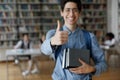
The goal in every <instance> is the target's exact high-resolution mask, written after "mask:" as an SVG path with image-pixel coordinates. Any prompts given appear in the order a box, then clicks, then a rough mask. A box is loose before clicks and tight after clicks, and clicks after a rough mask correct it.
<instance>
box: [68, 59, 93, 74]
mask: <svg viewBox="0 0 120 80" xmlns="http://www.w3.org/2000/svg"><path fill="white" fill-rule="evenodd" d="M79 62H80V63H81V64H82V66H80V67H77V68H70V69H69V70H70V71H71V72H73V73H76V74H87V73H91V72H95V68H94V67H93V66H91V65H88V64H86V63H85V62H84V61H82V60H81V59H79Z"/></svg>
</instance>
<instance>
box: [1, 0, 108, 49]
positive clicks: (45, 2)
mask: <svg viewBox="0 0 120 80" xmlns="http://www.w3.org/2000/svg"><path fill="white" fill-rule="evenodd" d="M82 7H83V9H82V10H83V11H82V17H81V19H80V22H79V23H80V25H81V26H82V27H84V28H86V29H87V30H89V31H90V32H93V33H95V34H96V36H97V39H98V40H99V42H100V41H101V39H102V37H103V35H104V34H105V33H106V30H107V17H106V16H107V0H82ZM59 10H60V9H59V0H0V46H1V47H12V46H13V45H15V44H16V42H17V41H18V40H20V39H21V35H22V34H23V33H28V34H29V36H30V39H31V40H33V41H34V43H35V44H37V43H38V42H39V38H40V36H41V33H46V32H47V31H48V30H50V29H53V28H56V26H57V19H60V11H59Z"/></svg>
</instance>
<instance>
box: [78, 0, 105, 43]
mask: <svg viewBox="0 0 120 80" xmlns="http://www.w3.org/2000/svg"><path fill="white" fill-rule="evenodd" d="M82 8H83V9H82V17H81V21H80V25H81V26H82V27H83V28H85V29H87V30H88V31H90V32H93V33H95V35H96V37H97V39H98V41H99V43H101V41H102V38H103V36H104V35H105V33H106V31H107V0H82Z"/></svg>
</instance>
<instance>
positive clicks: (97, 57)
mask: <svg viewBox="0 0 120 80" xmlns="http://www.w3.org/2000/svg"><path fill="white" fill-rule="evenodd" d="M91 35H92V37H91V39H92V55H91V57H92V59H93V61H94V63H95V66H94V67H95V69H96V72H95V73H94V75H99V74H101V73H102V72H104V71H106V70H107V63H106V61H105V55H104V52H103V50H102V49H101V48H100V46H99V44H98V42H97V39H96V37H95V36H94V35H93V34H91Z"/></svg>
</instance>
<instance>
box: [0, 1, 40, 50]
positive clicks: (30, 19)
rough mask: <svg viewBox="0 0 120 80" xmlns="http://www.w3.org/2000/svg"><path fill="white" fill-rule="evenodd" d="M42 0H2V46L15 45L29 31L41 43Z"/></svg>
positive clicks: (0, 5) (0, 11)
mask: <svg viewBox="0 0 120 80" xmlns="http://www.w3.org/2000/svg"><path fill="white" fill-rule="evenodd" d="M40 1H41V0H0V47H1V48H5V47H13V46H14V45H15V44H16V42H17V41H18V40H20V39H21V35H22V34H23V33H28V34H29V36H30V39H31V40H32V41H33V42H34V43H35V44H38V43H39V39H40V33H41V30H40V27H41V21H40V8H41V5H40V4H41V2H40Z"/></svg>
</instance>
